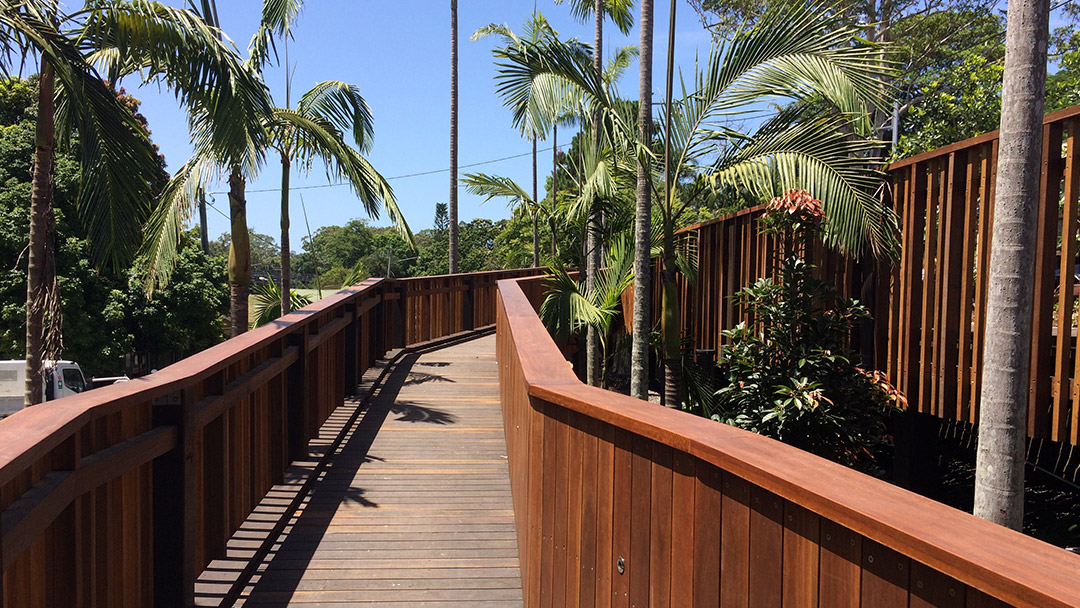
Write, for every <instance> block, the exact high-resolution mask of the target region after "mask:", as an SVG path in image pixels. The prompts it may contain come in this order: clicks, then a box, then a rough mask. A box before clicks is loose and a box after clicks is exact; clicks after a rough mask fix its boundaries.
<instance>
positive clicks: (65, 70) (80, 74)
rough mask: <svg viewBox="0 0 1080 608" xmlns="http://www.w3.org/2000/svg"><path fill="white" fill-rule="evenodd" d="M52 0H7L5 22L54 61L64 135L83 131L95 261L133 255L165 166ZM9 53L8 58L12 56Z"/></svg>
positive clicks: (0, 14) (85, 196) (82, 199)
mask: <svg viewBox="0 0 1080 608" xmlns="http://www.w3.org/2000/svg"><path fill="white" fill-rule="evenodd" d="M46 9H47V7H46V6H41V5H39V4H38V3H14V4H5V5H0V26H2V27H3V28H4V29H5V30H6V31H7V33H8V35H9V36H11V37H12V39H13V40H16V41H17V42H13V43H12V44H17V45H19V46H22V47H23V48H27V49H34V50H36V52H38V53H40V54H41V56H42V57H43V58H44V60H45V61H46V62H48V64H49V65H50V66H51V67H52V70H53V74H54V78H55V83H56V85H57V86H56V98H57V115H58V122H59V123H60V124H61V125H62V126H63V127H65V128H62V129H59V130H58V133H59V137H60V139H61V142H63V141H65V140H68V141H70V137H69V136H70V134H71V132H77V133H78V145H79V152H80V156H81V161H82V163H81V168H82V180H81V182H80V187H79V197H78V201H77V207H78V211H79V216H80V218H81V219H82V221H83V224H84V226H85V227H86V230H87V236H88V239H89V240H90V242H91V245H92V251H93V255H94V261H95V262H96V263H98V264H103V263H111V264H112V265H113V266H114V267H118V266H121V265H123V264H126V263H127V262H129V261H130V260H131V259H132V257H134V254H135V252H136V250H137V249H138V243H139V241H140V239H141V226H142V222H143V221H145V219H146V217H147V215H148V214H149V211H150V200H151V198H152V193H151V191H150V184H149V181H148V180H149V179H150V178H151V176H153V175H154V174H155V173H156V172H157V171H158V170H159V168H160V166H159V164H158V159H157V155H156V154H155V152H154V150H153V147H152V146H151V145H150V143H149V140H148V137H147V133H146V131H145V130H144V129H143V127H142V126H141V125H140V124H139V123H138V121H137V120H136V119H135V117H134V116H133V115H132V114H131V113H130V112H129V111H128V110H127V109H126V108H125V107H124V106H123V105H121V103H120V102H119V100H118V99H117V97H116V93H115V92H114V91H113V90H111V89H110V88H109V87H108V86H107V85H106V84H105V83H104V81H103V80H102V78H101V76H100V75H99V74H98V73H97V71H96V70H95V69H94V67H93V66H92V65H90V64H89V63H88V62H87V61H86V58H85V57H84V55H83V52H82V50H81V49H80V48H78V47H77V46H76V45H75V43H74V40H77V37H71V36H68V35H66V33H62V32H60V31H59V30H58V29H57V28H56V27H55V26H54V25H53V21H52V15H51V14H50V12H49V11H48V10H46ZM5 61H6V59H5Z"/></svg>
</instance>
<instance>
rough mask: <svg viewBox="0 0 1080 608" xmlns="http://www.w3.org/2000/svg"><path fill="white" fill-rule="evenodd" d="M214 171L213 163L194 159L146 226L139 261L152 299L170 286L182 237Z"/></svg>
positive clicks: (179, 173) (166, 191) (177, 175)
mask: <svg viewBox="0 0 1080 608" xmlns="http://www.w3.org/2000/svg"><path fill="white" fill-rule="evenodd" d="M211 170H212V168H211V161H209V160H208V159H198V158H193V159H191V160H189V161H188V162H187V163H185V164H184V165H183V166H182V167H180V168H179V169H178V170H177V171H176V173H175V174H174V175H173V176H172V179H170V180H169V182H168V183H167V184H166V185H165V189H164V190H162V192H161V196H160V197H159V199H158V203H157V206H156V207H155V208H154V211H153V213H151V215H150V219H149V221H147V223H146V227H145V232H144V236H143V237H142V239H141V242H142V246H141V248H140V249H139V255H138V260H137V267H138V269H139V273H140V274H141V275H142V276H143V284H144V285H146V291H147V294H148V295H150V294H153V292H154V291H155V290H156V289H158V288H160V287H164V286H165V285H166V284H167V283H168V282H169V277H170V276H171V274H172V270H173V268H174V267H175V265H176V260H177V258H178V257H179V243H180V234H181V233H182V232H183V230H184V227H185V226H186V225H187V223H188V221H190V220H191V216H192V210H193V209H194V208H195V201H196V200H197V198H198V194H199V188H200V187H201V186H202V184H203V183H204V181H205V180H206V177H207V173H209V172H210V171H211Z"/></svg>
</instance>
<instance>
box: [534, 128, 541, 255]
mask: <svg viewBox="0 0 1080 608" xmlns="http://www.w3.org/2000/svg"><path fill="white" fill-rule="evenodd" d="M532 161H533V163H532V170H533V189H532V196H533V205H534V207H533V210H532V216H533V217H532V230H533V261H532V265H533V268H537V267H539V266H540V226H539V221H540V208H539V201H538V199H537V198H536V133H533V136H532Z"/></svg>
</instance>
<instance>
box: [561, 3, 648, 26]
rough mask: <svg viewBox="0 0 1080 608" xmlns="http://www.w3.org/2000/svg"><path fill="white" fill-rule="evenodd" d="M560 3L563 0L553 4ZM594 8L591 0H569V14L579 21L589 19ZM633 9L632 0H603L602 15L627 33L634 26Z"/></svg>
mask: <svg viewBox="0 0 1080 608" xmlns="http://www.w3.org/2000/svg"><path fill="white" fill-rule="evenodd" d="M562 3H563V0H555V4H562ZM594 8H595V3H594V2H593V1H592V0H570V14H571V15H573V16H574V17H575V18H576V19H578V20H579V21H588V20H589V19H591V18H592V15H593V9H594ZM633 9H634V2H633V0H604V15H605V16H606V17H607V18H609V19H611V22H612V23H614V24H615V27H617V28H619V31H620V32H622V33H623V34H629V33H630V29H631V28H632V27H634V10H633Z"/></svg>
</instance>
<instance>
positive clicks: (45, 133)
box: [23, 60, 56, 406]
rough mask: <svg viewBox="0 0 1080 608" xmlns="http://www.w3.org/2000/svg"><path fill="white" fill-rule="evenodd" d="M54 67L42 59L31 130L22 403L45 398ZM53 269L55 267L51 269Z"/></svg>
mask: <svg viewBox="0 0 1080 608" xmlns="http://www.w3.org/2000/svg"><path fill="white" fill-rule="evenodd" d="M53 83H54V81H53V70H52V67H51V66H50V65H49V64H48V63H46V62H45V61H44V60H42V62H41V82H40V83H39V85H38V116H37V123H36V125H35V129H34V171H33V177H32V184H33V185H32V190H31V193H30V244H29V249H30V251H29V262H28V265H27V273H26V394H25V395H24V396H23V405H25V406H31V405H37V404H38V403H41V402H42V401H44V399H45V396H44V394H43V389H44V386H43V383H42V373H43V369H42V360H43V359H44V351H45V313H46V309H47V308H48V305H47V302H48V290H49V289H50V288H51V287H52V285H53V283H54V281H55V276H52V277H50V276H49V274H50V272H49V269H50V267H51V266H52V264H51V263H50V261H49V248H50V244H49V240H50V239H51V238H52V227H51V225H52V204H53V154H54V150H55V146H56V124H55V115H56V107H55V102H54V100H53V93H54V91H53V86H54V84H53ZM54 272H55V268H54Z"/></svg>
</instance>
